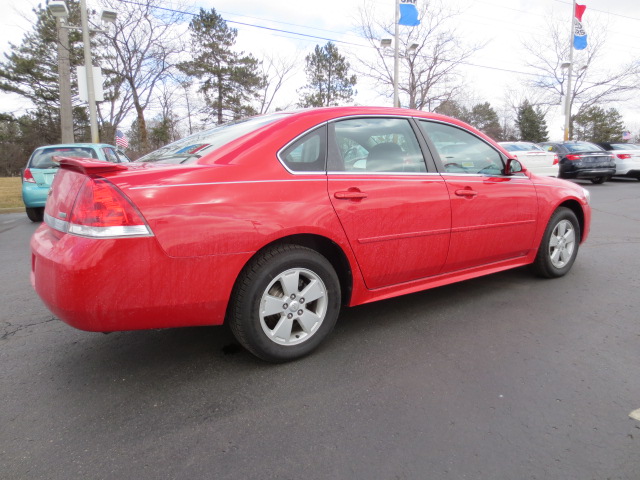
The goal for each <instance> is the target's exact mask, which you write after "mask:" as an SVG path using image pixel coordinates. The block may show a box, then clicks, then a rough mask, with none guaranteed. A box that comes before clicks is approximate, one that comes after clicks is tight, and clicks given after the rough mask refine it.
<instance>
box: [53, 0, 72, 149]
mask: <svg viewBox="0 0 640 480" xmlns="http://www.w3.org/2000/svg"><path fill="white" fill-rule="evenodd" d="M47 10H48V11H49V13H50V14H51V15H53V16H54V17H55V19H56V30H57V32H58V86H59V87H60V140H61V142H62V143H73V142H74V138H73V114H72V107H71V63H70V61H69V30H67V29H66V28H63V27H64V24H65V22H66V19H67V18H68V17H69V9H68V8H67V4H66V3H64V2H60V1H54V2H49V4H48V5H47Z"/></svg>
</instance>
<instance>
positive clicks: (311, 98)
mask: <svg viewBox="0 0 640 480" xmlns="http://www.w3.org/2000/svg"><path fill="white" fill-rule="evenodd" d="M306 62H307V66H306V70H307V82H308V83H307V85H306V86H305V87H303V89H302V97H301V99H300V102H299V103H298V105H299V106H300V107H329V106H337V105H339V104H341V103H349V102H351V101H352V99H353V94H354V90H353V87H355V85H356V81H357V79H356V76H355V75H351V76H349V68H350V65H349V62H347V61H346V60H345V58H344V57H343V56H342V55H340V53H339V52H338V48H337V47H336V46H335V45H334V44H333V43H331V42H328V43H327V44H326V45H325V46H324V47H321V46H320V45H316V48H315V50H314V51H313V53H310V54H309V55H307V57H306Z"/></svg>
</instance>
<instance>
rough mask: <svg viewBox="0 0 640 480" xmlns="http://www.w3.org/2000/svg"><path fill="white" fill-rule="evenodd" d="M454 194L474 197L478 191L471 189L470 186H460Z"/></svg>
mask: <svg viewBox="0 0 640 480" xmlns="http://www.w3.org/2000/svg"><path fill="white" fill-rule="evenodd" d="M456 195H458V196H459V197H475V196H476V195H478V192H476V191H475V190H471V189H470V188H460V189H459V190H456Z"/></svg>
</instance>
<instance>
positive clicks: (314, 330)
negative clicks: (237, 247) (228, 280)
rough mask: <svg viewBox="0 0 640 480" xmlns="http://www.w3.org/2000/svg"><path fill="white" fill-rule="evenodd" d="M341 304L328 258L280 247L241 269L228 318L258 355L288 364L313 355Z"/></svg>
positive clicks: (237, 334)
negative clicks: (287, 362) (311, 353)
mask: <svg viewBox="0 0 640 480" xmlns="http://www.w3.org/2000/svg"><path fill="white" fill-rule="evenodd" d="M305 296H306V298H305ZM340 304H341V291H340V281H339V280H338V276H337V274H336V272H335V270H334V268H333V266H332V265H331V263H330V262H329V261H328V260H327V259H326V258H325V257H323V256H322V255H320V254H319V253H318V252H316V251H315V250H312V249H310V248H306V247H302V246H299V245H288V244H287V245H278V246H275V247H273V248H270V249H268V250H266V251H264V252H262V253H260V254H258V255H257V256H256V257H254V258H253V259H252V260H251V261H250V262H249V264H248V265H247V266H246V267H245V268H244V270H243V271H242V273H241V274H240V276H239V278H238V281H237V282H236V286H235V287H234V291H233V294H232V298H231V303H230V310H229V316H228V320H229V325H230V327H231V331H232V332H233V334H234V335H235V337H236V339H237V340H238V341H239V342H240V344H242V345H243V346H244V347H245V348H246V349H247V350H249V351H250V352H251V353H253V354H254V355H255V356H257V357H259V358H261V359H263V360H266V361H269V362H286V361H290V360H295V359H297V358H300V357H303V356H305V355H307V354H309V353H310V352H311V351H313V350H314V349H315V348H316V347H317V346H318V345H319V344H320V343H321V342H322V341H323V340H324V339H325V338H326V337H327V336H328V335H329V333H331V331H332V330H333V327H334V326H335V323H336V320H337V318H338V313H339V312H340Z"/></svg>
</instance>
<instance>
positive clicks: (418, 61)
mask: <svg viewBox="0 0 640 480" xmlns="http://www.w3.org/2000/svg"><path fill="white" fill-rule="evenodd" d="M457 15H458V12H456V11H454V10H451V9H449V8H448V7H446V6H445V5H444V3H443V2H442V1H440V0H429V1H424V2H422V7H421V11H420V19H421V22H420V25H419V26H417V27H400V38H399V44H398V47H399V51H400V61H401V70H400V75H399V79H398V90H399V93H400V97H401V104H404V105H405V106H408V107H409V108H414V109H418V110H424V109H427V110H433V109H434V108H435V107H436V106H438V105H439V104H440V103H442V102H443V101H446V100H451V99H452V98H454V97H455V96H456V95H457V93H458V91H459V90H460V88H461V82H462V78H461V76H460V74H459V73H458V67H459V66H460V65H461V64H462V63H464V61H465V60H467V59H468V58H469V57H470V56H471V55H473V53H474V52H476V51H477V50H479V49H480V48H482V47H483V45H464V44H463V43H462V41H461V40H460V37H459V36H458V33H457V32H456V30H455V27H454V26H453V21H454V20H455V17H456V16H457ZM388 17H389V15H388V12H386V11H385V15H384V17H383V18H385V19H386V18H388ZM394 31H395V28H394V24H393V22H389V21H386V20H385V21H379V20H378V19H377V16H376V12H375V10H374V8H373V5H372V4H371V3H366V4H365V5H364V6H363V7H362V8H361V9H360V25H359V33H360V35H361V36H362V37H364V38H365V39H366V40H367V42H368V43H369V45H371V47H373V48H374V49H375V56H374V57H373V59H368V58H361V59H360V69H359V71H358V73H360V74H361V75H363V76H365V77H368V78H371V79H372V80H373V81H374V82H375V86H376V88H377V89H378V90H379V92H380V93H381V94H383V95H387V96H389V97H391V96H392V95H393V62H394V59H393V54H391V55H390V54H389V53H388V52H386V51H385V50H384V49H382V48H380V40H381V39H382V38H393V36H394ZM412 45H415V48H411V46H412ZM403 97H404V101H402V100H403Z"/></svg>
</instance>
